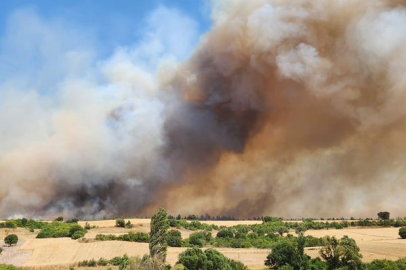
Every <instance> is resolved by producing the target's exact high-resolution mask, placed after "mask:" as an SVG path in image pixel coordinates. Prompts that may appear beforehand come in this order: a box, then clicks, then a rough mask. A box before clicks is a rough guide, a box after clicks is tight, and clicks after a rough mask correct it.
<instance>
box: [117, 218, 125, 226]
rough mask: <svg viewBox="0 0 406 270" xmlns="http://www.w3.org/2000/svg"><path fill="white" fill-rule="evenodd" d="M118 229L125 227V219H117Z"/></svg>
mask: <svg viewBox="0 0 406 270" xmlns="http://www.w3.org/2000/svg"><path fill="white" fill-rule="evenodd" d="M116 227H121V228H124V227H125V220H124V219H123V218H117V219H116Z"/></svg>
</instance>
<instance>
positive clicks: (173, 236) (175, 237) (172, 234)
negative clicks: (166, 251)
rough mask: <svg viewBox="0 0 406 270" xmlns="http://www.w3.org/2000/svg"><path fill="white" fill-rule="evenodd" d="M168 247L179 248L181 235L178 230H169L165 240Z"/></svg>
mask: <svg viewBox="0 0 406 270" xmlns="http://www.w3.org/2000/svg"><path fill="white" fill-rule="evenodd" d="M166 242H167V243H168V246H170V247H181V246H182V234H181V233H180V231H178V230H170V231H169V232H168V237H167V239H166Z"/></svg>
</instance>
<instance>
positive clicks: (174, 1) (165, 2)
mask: <svg viewBox="0 0 406 270" xmlns="http://www.w3.org/2000/svg"><path fill="white" fill-rule="evenodd" d="M159 6H164V7H167V8H174V9H177V10H179V11H180V12H181V13H183V14H185V15H186V16H189V17H191V18H193V19H194V20H195V21H196V22H198V27H199V31H200V32H201V33H203V32H205V31H207V29H208V28H209V27H210V18H209V16H210V14H209V13H210V11H209V7H208V4H207V1H206V0H192V1H191V0H114V1H113V0H57V1H55V0H37V1H31V0H13V1H0V37H2V36H4V33H5V29H6V27H7V21H8V20H9V18H10V16H11V15H12V14H13V13H14V12H16V11H18V10H20V9H26V8H31V9H34V10H35V11H36V12H37V13H38V15H39V16H41V17H43V18H44V19H57V18H58V19H61V20H64V21H67V22H69V23H70V24H74V25H76V26H77V27H82V28H84V29H87V30H88V31H90V32H92V34H93V35H95V36H96V37H97V38H98V39H100V40H102V41H103V44H104V47H103V48H102V50H103V52H104V53H106V52H107V51H109V50H112V49H113V48H114V47H115V46H118V45H120V46H123V45H128V44H130V43H133V42H134V41H135V40H136V39H137V38H139V37H140V32H141V31H142V28H143V27H144V24H145V19H146V17H147V16H148V15H149V14H150V13H151V12H153V10H155V9H156V8H158V7H159ZM27 27H29V26H27Z"/></svg>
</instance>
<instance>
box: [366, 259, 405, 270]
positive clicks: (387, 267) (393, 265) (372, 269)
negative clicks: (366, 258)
mask: <svg viewBox="0 0 406 270" xmlns="http://www.w3.org/2000/svg"><path fill="white" fill-rule="evenodd" d="M365 268H366V269H368V270H404V269H406V258H403V259H400V260H397V261H389V260H374V261H372V262H371V263H369V264H366V265H365Z"/></svg>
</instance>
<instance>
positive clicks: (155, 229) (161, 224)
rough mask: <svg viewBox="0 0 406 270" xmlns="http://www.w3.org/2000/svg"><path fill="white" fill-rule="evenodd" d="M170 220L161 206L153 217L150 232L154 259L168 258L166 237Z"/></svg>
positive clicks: (150, 246) (151, 253)
mask: <svg viewBox="0 0 406 270" xmlns="http://www.w3.org/2000/svg"><path fill="white" fill-rule="evenodd" d="M168 228H169V221H168V217H167V214H166V211H165V209H163V208H160V209H159V210H158V212H157V213H155V215H153V216H152V218H151V231H150V234H149V238H150V240H149V253H150V256H151V258H153V259H156V258H158V259H161V260H162V261H165V259H166V249H167V243H166V237H167V231H168Z"/></svg>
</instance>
